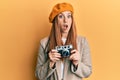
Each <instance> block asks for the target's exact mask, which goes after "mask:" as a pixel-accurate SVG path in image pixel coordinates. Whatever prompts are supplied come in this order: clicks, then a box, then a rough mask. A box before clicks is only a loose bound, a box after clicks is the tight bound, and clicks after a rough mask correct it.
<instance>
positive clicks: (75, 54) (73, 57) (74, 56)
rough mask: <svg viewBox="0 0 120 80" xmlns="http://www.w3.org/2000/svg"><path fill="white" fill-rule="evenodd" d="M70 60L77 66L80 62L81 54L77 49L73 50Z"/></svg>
mask: <svg viewBox="0 0 120 80" xmlns="http://www.w3.org/2000/svg"><path fill="white" fill-rule="evenodd" d="M69 59H70V60H71V61H72V63H73V64H74V65H75V66H77V65H78V63H79V60H80V53H79V52H78V51H77V50H76V49H74V50H72V51H71V55H70V57H69Z"/></svg>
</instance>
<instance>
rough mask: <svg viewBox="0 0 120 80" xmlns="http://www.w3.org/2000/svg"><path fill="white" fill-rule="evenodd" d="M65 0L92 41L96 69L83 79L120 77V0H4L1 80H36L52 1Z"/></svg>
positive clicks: (0, 24) (116, 79)
mask: <svg viewBox="0 0 120 80" xmlns="http://www.w3.org/2000/svg"><path fill="white" fill-rule="evenodd" d="M63 1H65V2H69V3H71V4H72V5H73V7H74V10H75V14H74V17H75V21H76V25H77V31H78V34H79V35H83V36H86V37H87V39H88V41H89V44H90V48H91V56H92V64H93V73H92V75H91V76H90V77H89V78H87V79H84V80H120V0H1V1H0V80H36V78H35V76H34V70H35V65H36V57H37V51H38V47H39V40H40V39H42V38H43V37H45V36H48V34H49V32H50V28H51V27H50V26H51V24H50V23H49V21H48V16H49V13H50V11H51V9H52V7H53V5H55V4H56V3H58V2H63Z"/></svg>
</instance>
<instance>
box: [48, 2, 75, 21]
mask: <svg viewBox="0 0 120 80" xmlns="http://www.w3.org/2000/svg"><path fill="white" fill-rule="evenodd" d="M63 11H71V12H72V13H73V7H72V5H71V4H69V3H58V4H56V5H55V6H54V7H53V9H52V11H51V13H50V15H49V22H51V23H52V22H53V20H54V18H55V17H56V16H57V15H58V14H59V13H61V12H63Z"/></svg>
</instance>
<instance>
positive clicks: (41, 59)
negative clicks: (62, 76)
mask: <svg viewBox="0 0 120 80" xmlns="http://www.w3.org/2000/svg"><path fill="white" fill-rule="evenodd" d="M49 63H50V60H49V59H48V57H47V53H45V50H44V47H43V45H42V43H40V48H39V53H38V58H37V66H36V71H35V76H36V77H37V78H38V79H39V80H46V79H47V78H48V77H49V76H50V75H51V74H52V73H53V72H54V71H55V68H54V69H51V68H50V67H49Z"/></svg>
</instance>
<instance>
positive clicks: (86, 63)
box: [71, 38, 92, 78]
mask: <svg viewBox="0 0 120 80" xmlns="http://www.w3.org/2000/svg"><path fill="white" fill-rule="evenodd" d="M81 47H82V48H81V53H82V55H81V60H80V61H79V64H78V66H77V68H76V69H75V67H74V65H73V64H72V65H71V71H72V72H73V73H74V74H75V75H77V76H78V77H81V78H84V77H88V76H89V75H90V74H91V73H92V64H91V56H90V49H89V45H88V42H87V40H86V38H83V39H82V46H81Z"/></svg>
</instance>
